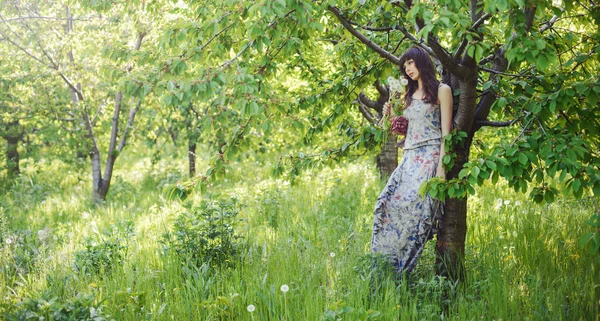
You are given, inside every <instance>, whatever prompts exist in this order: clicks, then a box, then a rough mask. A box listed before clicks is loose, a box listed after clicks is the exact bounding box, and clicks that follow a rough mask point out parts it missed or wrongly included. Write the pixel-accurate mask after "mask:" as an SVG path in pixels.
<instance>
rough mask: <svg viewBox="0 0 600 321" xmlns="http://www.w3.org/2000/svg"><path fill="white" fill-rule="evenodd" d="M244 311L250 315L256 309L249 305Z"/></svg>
mask: <svg viewBox="0 0 600 321" xmlns="http://www.w3.org/2000/svg"><path fill="white" fill-rule="evenodd" d="M246 310H248V312H250V313H252V312H254V311H255V310H256V307H255V306H254V304H250V305H249V306H248V307H247V308H246Z"/></svg>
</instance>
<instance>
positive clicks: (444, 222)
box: [435, 143, 470, 280]
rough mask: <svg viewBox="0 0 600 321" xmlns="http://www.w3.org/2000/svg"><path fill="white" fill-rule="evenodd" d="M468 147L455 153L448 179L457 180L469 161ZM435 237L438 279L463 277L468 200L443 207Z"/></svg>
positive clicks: (447, 201)
mask: <svg viewBox="0 0 600 321" xmlns="http://www.w3.org/2000/svg"><path fill="white" fill-rule="evenodd" d="M469 150H470V143H469V144H467V146H465V147H464V148H457V149H456V155H457V157H456V160H455V166H454V167H453V168H452V169H451V170H450V172H449V173H448V174H447V176H448V178H454V177H457V176H458V173H459V171H460V170H461V169H462V167H463V165H464V164H465V163H467V162H468V161H469ZM438 225H439V229H438V235H437V242H436V245H435V250H436V254H437V255H436V264H435V270H436V274H437V275H442V276H445V277H448V278H450V279H451V280H462V279H464V277H465V268H464V256H465V240H466V234H467V198H461V199H457V198H448V199H446V204H444V215H442V216H441V217H440V218H439V221H438Z"/></svg>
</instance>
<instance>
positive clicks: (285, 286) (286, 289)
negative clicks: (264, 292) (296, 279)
mask: <svg viewBox="0 0 600 321" xmlns="http://www.w3.org/2000/svg"><path fill="white" fill-rule="evenodd" d="M280 290H281V292H283V293H287V291H289V290H290V287H289V286H288V285H287V284H284V285H282V286H281V288H280Z"/></svg>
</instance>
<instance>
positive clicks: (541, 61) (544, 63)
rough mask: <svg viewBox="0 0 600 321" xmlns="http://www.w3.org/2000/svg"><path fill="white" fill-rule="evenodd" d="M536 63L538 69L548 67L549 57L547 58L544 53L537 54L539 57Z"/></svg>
mask: <svg viewBox="0 0 600 321" xmlns="http://www.w3.org/2000/svg"><path fill="white" fill-rule="evenodd" d="M535 63H536V65H537V67H538V69H540V70H546V69H548V58H546V56H544V55H543V54H539V55H538V56H537V58H536V59H535Z"/></svg>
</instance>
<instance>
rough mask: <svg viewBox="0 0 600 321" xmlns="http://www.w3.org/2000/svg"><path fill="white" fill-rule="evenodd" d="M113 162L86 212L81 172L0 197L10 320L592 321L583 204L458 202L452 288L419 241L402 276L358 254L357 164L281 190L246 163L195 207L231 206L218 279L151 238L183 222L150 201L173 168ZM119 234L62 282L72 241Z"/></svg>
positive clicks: (504, 198) (372, 175)
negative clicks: (129, 230) (34, 301)
mask: <svg viewBox="0 0 600 321" xmlns="http://www.w3.org/2000/svg"><path fill="white" fill-rule="evenodd" d="M119 161H120V163H119V165H120V167H119V169H118V172H117V173H116V177H115V179H114V185H113V187H111V191H110V196H109V200H108V201H107V203H106V204H104V205H100V206H98V205H93V204H92V203H91V200H90V198H89V195H91V192H90V190H89V179H88V175H87V173H86V172H83V171H81V170H77V169H76V168H74V167H73V166H69V165H66V164H64V163H62V162H60V161H56V160H55V161H47V162H41V163H36V164H34V163H33V162H28V161H26V162H25V163H24V165H23V168H24V169H25V170H24V174H23V176H22V177H20V179H19V180H18V182H17V183H16V184H15V185H14V186H13V187H12V188H11V189H10V190H9V191H8V192H7V193H6V194H5V195H3V196H1V197H0V207H1V208H2V209H3V212H4V214H2V220H3V221H2V222H3V223H1V225H0V236H1V238H0V240H2V241H3V244H2V245H0V249H1V250H0V255H1V256H2V257H1V258H0V262H2V263H0V265H2V268H1V270H0V272H1V273H0V297H1V298H2V299H1V300H0V301H3V302H4V303H2V304H0V310H2V311H0V312H2V313H4V314H5V315H6V316H8V315H10V314H12V315H13V316H14V315H18V314H19V313H21V312H22V311H24V310H25V309H26V306H25V305H23V304H22V303H21V302H24V301H26V300H27V299H29V298H42V297H45V298H54V299H55V300H54V301H52V302H53V303H52V302H51V303H48V305H49V306H51V305H52V304H55V305H57V304H58V303H57V302H67V301H68V300H70V299H73V298H77V297H78V295H81V294H90V295H93V297H94V298H95V301H94V302H95V304H96V306H101V307H102V311H103V313H106V314H109V315H110V316H111V318H114V319H116V320H336V319H338V318H341V319H342V320H396V319H399V320H500V319H502V320H600V317H599V314H600V301H599V300H600V273H599V271H598V270H599V267H598V265H597V260H596V258H593V257H590V256H589V255H587V254H586V253H582V251H581V249H580V248H579V247H578V245H577V238H578V237H579V236H580V235H582V234H583V233H584V229H585V224H584V221H585V219H586V218H588V217H589V216H590V213H591V211H592V208H593V205H592V204H591V203H592V202H594V201H596V202H597V200H590V199H585V200H574V199H566V198H565V199H561V200H559V201H557V202H555V203H553V204H550V205H536V204H533V203H532V202H531V201H529V200H528V199H527V198H526V197H525V196H524V195H521V194H515V193H513V192H511V191H510V190H509V189H508V188H507V187H506V186H503V185H498V186H490V185H486V186H483V187H481V188H479V189H478V190H477V194H476V195H474V196H472V197H471V198H470V200H469V221H468V224H469V229H468V235H467V252H466V262H465V263H466V268H467V278H466V280H464V282H462V283H458V284H457V283H452V282H450V281H448V280H444V279H441V278H438V277H436V276H435V273H434V269H433V262H434V260H435V258H434V247H433V246H434V242H429V243H428V245H427V248H426V250H425V251H424V254H423V256H422V257H421V259H420V262H419V264H418V266H417V268H416V269H415V271H414V272H413V273H412V274H410V275H408V276H402V277H398V276H396V275H395V274H394V273H393V272H390V271H388V270H386V269H385V266H384V264H381V262H379V263H377V262H376V261H377V260H376V258H373V257H371V256H370V255H369V242H370V237H371V226H372V211H373V206H374V203H375V200H376V198H377V196H378V193H379V191H380V190H381V188H382V187H383V182H381V181H380V180H379V179H378V178H377V176H376V175H377V174H376V170H375V168H374V167H373V166H371V165H370V162H369V161H368V160H356V162H355V163H348V164H342V165H341V166H339V167H338V168H336V169H323V170H321V171H314V172H308V173H306V174H305V175H303V176H302V177H301V178H300V179H299V180H298V181H297V183H296V185H294V186H292V185H290V184H289V183H287V182H285V181H283V180H280V179H275V178H272V177H270V176H269V175H268V170H269V168H268V167H269V166H268V164H266V165H264V164H258V163H255V162H252V161H249V162H246V163H244V164H243V165H240V166H239V167H236V168H235V171H234V172H233V173H232V174H231V176H230V177H229V178H228V180H227V181H225V182H223V184H222V185H220V186H215V187H211V188H209V192H208V193H209V194H210V195H212V196H213V197H216V195H220V196H219V197H220V198H228V197H236V198H237V199H238V200H239V202H240V203H241V204H242V205H243V206H242V209H241V211H240V213H239V218H240V222H239V223H238V224H237V225H236V233H238V234H239V235H242V236H243V238H242V239H241V240H240V242H242V243H243V247H242V248H243V249H244V251H243V253H241V254H240V255H238V256H237V257H235V258H233V257H232V258H231V260H232V261H233V262H234V266H233V267H232V268H227V267H217V266H216V265H213V264H211V263H210V262H208V263H205V264H200V265H192V264H186V263H185V258H181V257H178V256H177V255H176V254H174V253H173V252H168V251H164V248H165V243H164V242H165V239H164V237H163V235H164V234H165V233H167V232H170V231H172V229H173V223H174V221H175V219H176V217H177V216H178V215H179V214H180V213H182V212H183V211H185V210H186V208H185V207H184V206H182V202H180V201H172V200H168V199H167V198H166V192H165V191H166V187H168V186H170V184H173V183H175V182H176V181H177V179H179V178H180V177H181V176H182V174H180V172H179V171H174V170H173V166H178V168H184V164H182V163H180V162H177V161H175V160H173V159H168V158H165V159H163V160H162V161H161V162H159V163H156V164H152V163H151V162H150V161H149V160H148V159H147V158H145V157H143V155H138V156H135V157H134V156H130V158H129V159H127V158H124V159H119ZM209 197H210V196H209V195H207V194H205V195H199V194H196V195H193V196H192V198H191V200H188V201H187V202H190V203H195V204H198V203H199V202H200V201H201V200H202V199H203V198H209ZM125 221H131V222H133V225H134V230H135V235H133V236H129V237H128V239H127V242H126V243H124V244H125V245H126V249H125V250H124V251H123V252H122V253H123V255H124V259H123V260H122V262H120V263H119V262H117V261H115V262H113V266H112V267H111V268H110V269H107V270H106V271H104V270H102V271H100V272H97V273H83V272H82V271H81V270H80V269H78V268H77V266H76V264H75V256H76V253H78V252H80V251H82V250H85V244H87V243H86V242H92V243H93V244H102V242H106V241H107V240H108V239H109V238H111V237H113V235H115V233H118V232H119V231H118V230H119V227H118V226H120V225H119V224H120V223H121V222H125ZM7 240H10V241H8V242H7ZM92 243H90V244H92ZM374 263H377V264H374ZM374 266H377V267H378V268H374ZM282 285H287V286H288V288H289V291H287V292H283V291H282V290H281V289H282ZM44 295H45V296H44ZM46 301H49V299H47V300H46ZM249 305H253V306H254V307H255V310H254V311H253V312H249V311H248V310H247V308H248V306H249ZM20 311H21V312H20Z"/></svg>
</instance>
